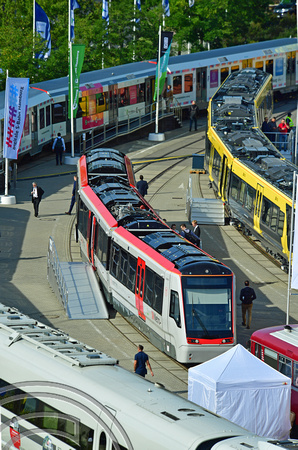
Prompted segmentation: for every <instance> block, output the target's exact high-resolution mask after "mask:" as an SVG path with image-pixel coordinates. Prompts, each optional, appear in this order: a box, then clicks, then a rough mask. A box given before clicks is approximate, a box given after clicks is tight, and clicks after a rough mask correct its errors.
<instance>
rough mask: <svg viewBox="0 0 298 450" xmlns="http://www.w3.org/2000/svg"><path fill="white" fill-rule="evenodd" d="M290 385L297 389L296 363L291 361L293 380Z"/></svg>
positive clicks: (297, 369)
mask: <svg viewBox="0 0 298 450" xmlns="http://www.w3.org/2000/svg"><path fill="white" fill-rule="evenodd" d="M292 384H293V385H294V386H296V387H298V362H296V361H293V380H292Z"/></svg>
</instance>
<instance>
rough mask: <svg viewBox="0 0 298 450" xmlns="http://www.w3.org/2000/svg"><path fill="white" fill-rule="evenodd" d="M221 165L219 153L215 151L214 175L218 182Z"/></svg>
mask: <svg viewBox="0 0 298 450" xmlns="http://www.w3.org/2000/svg"><path fill="white" fill-rule="evenodd" d="M220 163H221V157H220V155H219V153H218V152H217V151H216V150H215V149H214V157H213V166H212V174H213V176H214V178H215V179H216V180H218V174H219V168H220Z"/></svg>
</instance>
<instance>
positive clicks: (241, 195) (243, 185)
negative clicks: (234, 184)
mask: <svg viewBox="0 0 298 450" xmlns="http://www.w3.org/2000/svg"><path fill="white" fill-rule="evenodd" d="M245 191H246V183H245V182H244V181H241V184H240V192H239V202H240V203H241V204H242V205H243V204H244V198H245Z"/></svg>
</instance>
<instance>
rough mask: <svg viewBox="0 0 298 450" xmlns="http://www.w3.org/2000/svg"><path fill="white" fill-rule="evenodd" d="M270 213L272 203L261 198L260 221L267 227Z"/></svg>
mask: <svg viewBox="0 0 298 450" xmlns="http://www.w3.org/2000/svg"><path fill="white" fill-rule="evenodd" d="M271 213H272V203H271V202H270V201H269V200H267V198H265V197H263V204H262V215H261V219H262V222H263V223H265V224H266V225H268V226H269V225H270V216H271Z"/></svg>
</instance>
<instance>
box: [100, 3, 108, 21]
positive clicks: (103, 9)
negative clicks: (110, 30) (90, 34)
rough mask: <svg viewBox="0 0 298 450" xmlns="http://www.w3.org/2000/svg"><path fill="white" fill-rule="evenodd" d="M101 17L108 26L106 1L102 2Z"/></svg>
mask: <svg viewBox="0 0 298 450" xmlns="http://www.w3.org/2000/svg"><path fill="white" fill-rule="evenodd" d="M101 17H102V18H103V19H104V20H105V21H106V22H107V25H109V24H110V18H109V2H108V0H102V14H101Z"/></svg>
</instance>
